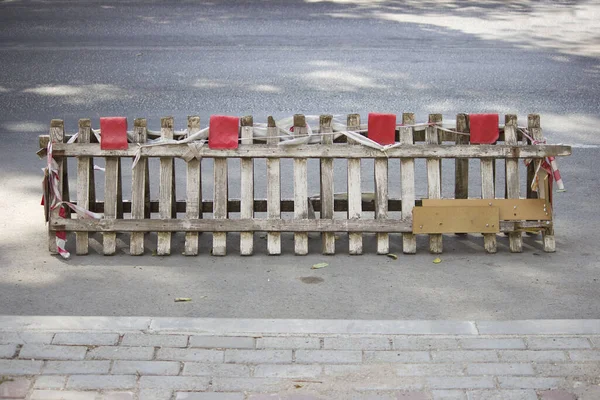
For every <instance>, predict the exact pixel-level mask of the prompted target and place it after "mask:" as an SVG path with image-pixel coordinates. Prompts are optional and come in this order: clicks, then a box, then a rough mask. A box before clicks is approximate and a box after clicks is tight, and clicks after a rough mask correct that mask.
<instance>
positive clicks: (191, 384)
mask: <svg viewBox="0 0 600 400" xmlns="http://www.w3.org/2000/svg"><path fill="white" fill-rule="evenodd" d="M209 382H210V378H208V377H197V376H142V377H141V378H140V388H141V389H162V390H165V389H170V390H181V391H184V390H206V389H207V388H208V383H209Z"/></svg>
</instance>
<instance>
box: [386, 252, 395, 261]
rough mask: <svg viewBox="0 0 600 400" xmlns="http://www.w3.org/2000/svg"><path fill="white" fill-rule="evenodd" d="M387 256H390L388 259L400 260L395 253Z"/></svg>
mask: <svg viewBox="0 0 600 400" xmlns="http://www.w3.org/2000/svg"><path fill="white" fill-rule="evenodd" d="M386 256H388V257H389V258H391V259H392V260H397V259H398V256H397V255H395V254H394V253H388V254H386Z"/></svg>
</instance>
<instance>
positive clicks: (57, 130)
mask: <svg viewBox="0 0 600 400" xmlns="http://www.w3.org/2000/svg"><path fill="white" fill-rule="evenodd" d="M49 136H50V141H51V142H52V143H64V141H65V125H64V122H63V120H61V119H53V120H52V121H50V132H49ZM54 160H55V161H56V164H58V176H59V177H60V178H61V179H59V180H58V191H59V192H60V193H64V186H65V185H64V183H65V181H64V179H62V178H63V177H64V172H63V171H64V170H65V169H66V167H67V165H66V159H65V158H64V157H54ZM46 200H47V201H48V203H49V205H48V206H50V205H51V204H52V202H53V201H54V192H53V191H52V190H50V194H49V198H48V199H46ZM59 212H60V207H56V208H55V209H54V210H50V213H49V215H48V218H49V219H48V250H49V251H50V254H58V250H57V248H56V232H54V231H52V230H50V227H51V226H52V222H54V221H56V220H57V219H58V218H59Z"/></svg>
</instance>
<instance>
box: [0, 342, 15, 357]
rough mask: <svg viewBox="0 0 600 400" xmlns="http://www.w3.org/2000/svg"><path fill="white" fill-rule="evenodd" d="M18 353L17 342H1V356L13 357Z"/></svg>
mask: <svg viewBox="0 0 600 400" xmlns="http://www.w3.org/2000/svg"><path fill="white" fill-rule="evenodd" d="M15 354H17V345H16V344H0V358H13V357H14V356H15Z"/></svg>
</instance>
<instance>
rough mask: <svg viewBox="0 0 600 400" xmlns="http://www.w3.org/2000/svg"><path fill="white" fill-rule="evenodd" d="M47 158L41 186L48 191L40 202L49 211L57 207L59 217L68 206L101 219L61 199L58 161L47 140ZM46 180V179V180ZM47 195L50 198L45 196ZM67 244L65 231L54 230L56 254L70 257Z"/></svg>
mask: <svg viewBox="0 0 600 400" xmlns="http://www.w3.org/2000/svg"><path fill="white" fill-rule="evenodd" d="M47 160H48V165H47V167H46V168H45V169H44V183H43V187H44V189H46V187H48V188H49V191H48V193H46V190H44V197H43V198H42V204H48V208H49V210H50V211H52V210H55V209H56V208H59V210H58V216H59V218H66V216H67V212H66V208H65V207H69V208H70V209H72V210H73V211H75V212H76V213H77V215H78V216H79V217H80V218H89V219H102V217H103V215H102V214H99V213H95V212H92V211H89V210H86V209H85V208H83V207H80V206H78V205H77V204H73V203H71V202H68V201H63V199H62V193H61V191H60V188H59V183H60V179H61V177H60V173H59V172H60V171H59V168H58V163H57V162H56V160H54V158H53V157H52V142H48V149H47ZM46 180H48V181H46ZM46 195H48V196H49V197H50V198H49V199H48V198H46ZM66 244H67V233H66V232H65V231H57V232H56V250H57V251H58V254H60V256H61V257H62V258H64V259H68V258H69V257H71V254H70V253H69V252H68V251H67V249H66Z"/></svg>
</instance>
